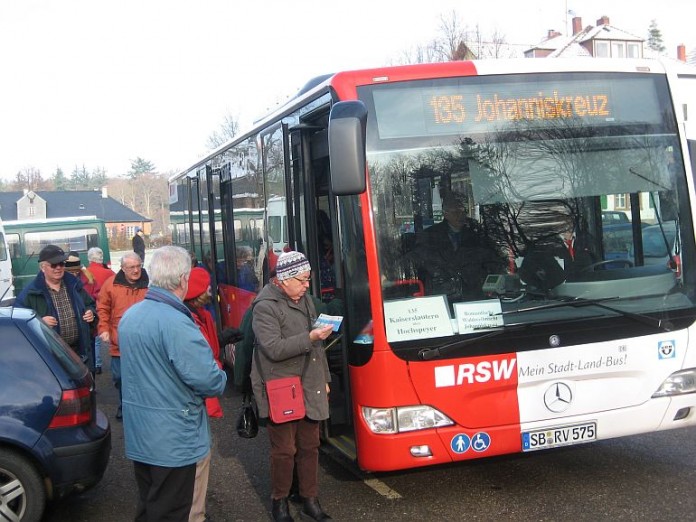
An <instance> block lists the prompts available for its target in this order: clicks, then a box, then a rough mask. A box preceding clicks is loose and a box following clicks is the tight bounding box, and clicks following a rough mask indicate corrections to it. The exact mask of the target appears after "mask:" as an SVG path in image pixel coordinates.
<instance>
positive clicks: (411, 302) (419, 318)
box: [384, 295, 454, 342]
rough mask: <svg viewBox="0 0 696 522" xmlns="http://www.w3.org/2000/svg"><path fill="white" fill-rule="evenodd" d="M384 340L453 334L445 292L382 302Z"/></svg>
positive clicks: (404, 339)
mask: <svg viewBox="0 0 696 522" xmlns="http://www.w3.org/2000/svg"><path fill="white" fill-rule="evenodd" d="M384 321H385V323H386V327H387V341H389V342H393V341H410V340H413V339H428V338H430V337H445V336H447V335H453V334H454V332H453V331H452V321H451V320H450V315H449V311H448V310H447V301H446V300H445V296H444V295H435V296H430V297H418V298H415V299H399V300H396V301H387V302H385V303H384Z"/></svg>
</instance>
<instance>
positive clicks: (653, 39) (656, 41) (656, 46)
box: [648, 19, 666, 53]
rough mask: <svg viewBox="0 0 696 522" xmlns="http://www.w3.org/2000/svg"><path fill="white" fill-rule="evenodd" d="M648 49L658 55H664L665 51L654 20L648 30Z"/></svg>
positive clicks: (660, 34)
mask: <svg viewBox="0 0 696 522" xmlns="http://www.w3.org/2000/svg"><path fill="white" fill-rule="evenodd" d="M648 47H649V48H650V49H652V50H653V51H657V52H658V53H664V52H665V49H666V47H665V46H664V43H663V42H662V33H661V32H660V29H659V28H658V27H657V21H656V20H655V19H653V20H652V21H651V22H650V28H649V29H648Z"/></svg>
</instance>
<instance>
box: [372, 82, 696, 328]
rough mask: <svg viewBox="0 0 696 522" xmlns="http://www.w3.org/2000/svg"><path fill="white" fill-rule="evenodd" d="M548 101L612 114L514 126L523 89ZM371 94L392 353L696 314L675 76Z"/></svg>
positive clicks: (443, 85)
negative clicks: (551, 97)
mask: <svg viewBox="0 0 696 522" xmlns="http://www.w3.org/2000/svg"><path fill="white" fill-rule="evenodd" d="M588 78H589V79H588ZM472 83H473V84H474V86H473V87H472V86H471V84H472ZM528 83H531V84H532V85H531V86H530V85H528ZM622 89H628V91H630V92H632V93H633V95H634V97H633V98H632V100H627V99H626V98H625V97H621V96H620V95H619V94H616V93H619V91H621V90H622ZM547 91H550V92H556V93H557V95H558V96H561V94H559V93H563V92H568V91H572V92H581V91H582V92H586V93H597V92H602V93H603V94H602V95H601V96H600V97H598V98H592V96H590V95H589V94H588V97H587V99H585V98H583V100H585V101H583V102H582V103H583V104H584V103H585V102H586V101H587V100H590V101H587V103H592V100H593V99H594V100H595V101H596V102H597V103H600V102H601V103H605V102H606V105H605V106H604V110H605V111H606V113H605V114H604V115H603V117H601V118H599V117H594V116H593V117H592V118H590V117H589V116H588V114H589V113H587V112H586V111H585V112H582V117H576V118H567V119H559V118H551V117H548V116H544V115H542V116H538V117H537V115H535V118H526V119H525V118H519V117H518V118H514V119H513V118H512V116H510V115H513V113H512V112H509V111H512V110H513V109H514V107H518V106H519V104H520V103H522V102H521V101H520V100H521V98H519V96H521V95H520V94H518V93H519V92H534V93H537V94H538V95H539V96H542V93H543V92H547ZM628 91H625V90H624V91H622V92H628ZM604 93H614V94H616V95H617V98H616V99H614V98H613V97H612V96H613V95H612V94H606V99H605V98H603V96H605V94H604ZM361 97H362V98H363V99H364V100H366V102H367V103H368V106H369V108H372V109H373V110H372V111H371V112H370V111H368V113H369V114H370V115H371V116H370V118H371V119H369V120H368V144H369V151H368V166H369V170H370V180H371V183H372V205H373V209H374V214H375V226H376V227H377V247H378V254H379V261H380V267H381V280H382V295H383V298H384V316H385V326H386V329H387V337H388V340H390V341H410V340H418V339H424V338H436V337H448V336H452V335H457V334H459V335H461V334H472V333H476V332H480V331H486V330H491V329H496V328H503V327H509V326H513V325H515V326H518V325H524V324H530V325H531V324H535V323H545V322H549V321H551V322H554V321H578V320H591V319H593V318H603V317H613V316H615V315H617V314H619V315H620V314H624V317H627V316H632V317H638V316H641V315H646V314H657V313H659V314H669V313H670V312H672V311H676V310H683V309H685V308H692V307H693V306H694V295H695V293H696V292H695V290H696V273H694V266H693V259H694V244H693V232H692V223H691V218H690V212H691V211H690V204H689V193H688V188H687V184H686V176H685V172H684V167H683V161H682V159H681V158H682V154H681V152H680V148H679V140H678V137H677V135H676V123H675V119H674V115H673V114H671V113H670V110H669V107H670V106H669V103H668V97H667V90H666V85H665V84H664V79H663V78H660V77H651V76H646V75H642V76H641V75H620V76H619V77H614V76H610V75H605V74H596V75H566V76H563V77H561V76H557V75H531V77H529V76H527V77H525V78H520V76H512V77H510V78H505V77H502V78H501V77H495V78H485V79H479V78H477V79H470V78H469V79H465V80H463V79H462V80H460V79H448V80H436V81H429V82H405V84H400V85H399V86H398V87H394V86H388V85H386V86H372V87H370V88H363V91H362V92H361ZM578 99H579V98H573V100H576V101H577V100H578ZM468 100H471V103H469V102H468ZM488 100H493V101H490V104H489V101H488ZM495 100H498V101H497V102H495ZM513 102H514V103H513ZM525 102H527V99H526V98H525ZM419 103H422V105H418V104H419ZM578 103H580V102H578ZM414 104H415V105H416V106H417V107H418V111H416V110H415V109H414V107H413V105H414ZM515 104H517V105H515ZM661 104H663V105H661ZM515 110H516V109H515ZM596 110H597V111H599V112H601V110H600V108H599V106H597V107H596ZM503 111H508V112H503ZM424 115H425V116H424ZM595 116H598V114H595ZM428 118H430V119H428ZM506 118H510V119H506ZM456 119H459V120H460V121H461V123H460V124H458V125H455V123H456V121H455V120H456ZM399 124H401V125H399ZM680 238H681V239H680ZM668 248H669V251H668ZM670 254H671V255H670ZM604 299H611V306H610V307H609V306H596V305H594V304H593V303H595V302H598V301H597V300H604ZM578 300H583V303H584V304H583V306H566V305H565V303H567V302H569V301H571V302H578ZM554 303H560V304H561V306H546V305H549V304H551V305H553V304H554ZM540 305H543V306H540Z"/></svg>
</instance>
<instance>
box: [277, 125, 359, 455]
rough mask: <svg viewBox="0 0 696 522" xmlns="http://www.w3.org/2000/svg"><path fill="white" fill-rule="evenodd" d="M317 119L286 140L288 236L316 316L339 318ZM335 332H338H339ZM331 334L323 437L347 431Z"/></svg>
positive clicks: (333, 235) (342, 356) (338, 342)
mask: <svg viewBox="0 0 696 522" xmlns="http://www.w3.org/2000/svg"><path fill="white" fill-rule="evenodd" d="M321 121H322V117H321V115H316V116H315V118H314V119H313V120H311V121H309V120H308V121H307V122H303V123H301V124H300V125H297V126H294V127H291V128H290V129H289V138H290V139H289V141H290V156H291V157H290V166H291V168H290V172H289V179H290V181H291V183H290V190H291V191H292V192H291V193H292V198H291V200H292V201H291V205H289V213H290V214H289V215H291V216H292V217H291V218H290V219H289V221H290V223H291V226H290V237H291V238H292V239H293V240H294V241H293V243H291V244H292V245H293V248H294V249H296V250H299V251H301V252H303V253H305V254H306V255H307V257H308V259H309V261H310V264H311V265H312V283H311V293H312V295H313V296H314V297H316V298H318V299H319V300H320V301H321V304H320V305H319V306H318V307H317V308H318V309H317V312H318V313H326V314H328V315H343V306H342V300H341V299H340V298H339V297H338V296H339V295H340V289H339V288H338V286H339V285H340V283H339V281H340V270H339V263H338V262H337V257H336V256H334V252H337V250H336V249H335V245H338V244H339V241H338V220H337V219H336V218H335V216H336V205H335V199H334V197H333V196H332V194H331V192H330V188H329V187H330V183H329V179H330V176H329V156H328V136H327V129H326V126H325V125H322V124H321V123H320V122H321ZM339 334H340V333H339ZM339 334H333V335H332V336H331V337H329V339H328V340H327V345H330V346H331V347H330V348H329V349H328V351H327V358H328V361H329V370H330V372H331V385H330V386H331V393H330V395H329V401H330V410H331V416H330V419H329V421H328V422H327V423H325V425H324V427H325V430H324V436H325V437H331V440H332V442H333V441H334V439H336V438H337V437H340V436H341V435H343V434H348V433H349V425H350V418H351V408H350V396H349V390H348V387H349V383H348V366H347V356H346V351H345V348H344V344H343V339H342V337H340V335H339Z"/></svg>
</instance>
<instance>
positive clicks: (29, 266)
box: [4, 217, 111, 295]
mask: <svg viewBox="0 0 696 522" xmlns="http://www.w3.org/2000/svg"><path fill="white" fill-rule="evenodd" d="M4 225H5V241H6V243H7V246H8V248H9V251H10V258H11V259H12V274H13V275H14V286H15V295H19V292H21V290H22V288H24V286H25V285H26V284H27V283H28V282H29V281H31V280H32V279H33V278H34V277H35V276H36V274H37V273H38V271H39V252H40V251H41V249H42V248H43V247H45V246H46V245H57V246H59V247H60V248H62V249H63V250H65V251H66V252H70V251H75V252H77V253H79V254H80V260H81V261H82V264H83V265H85V266H87V265H88V264H89V261H87V251H88V250H89V249H90V248H92V247H99V248H101V249H102V251H103V252H104V263H106V264H107V265H111V256H110V254H109V238H108V237H107V233H106V226H105V224H104V221H103V220H101V219H97V218H96V217H79V218H55V219H43V220H18V221H5V222H4Z"/></svg>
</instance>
